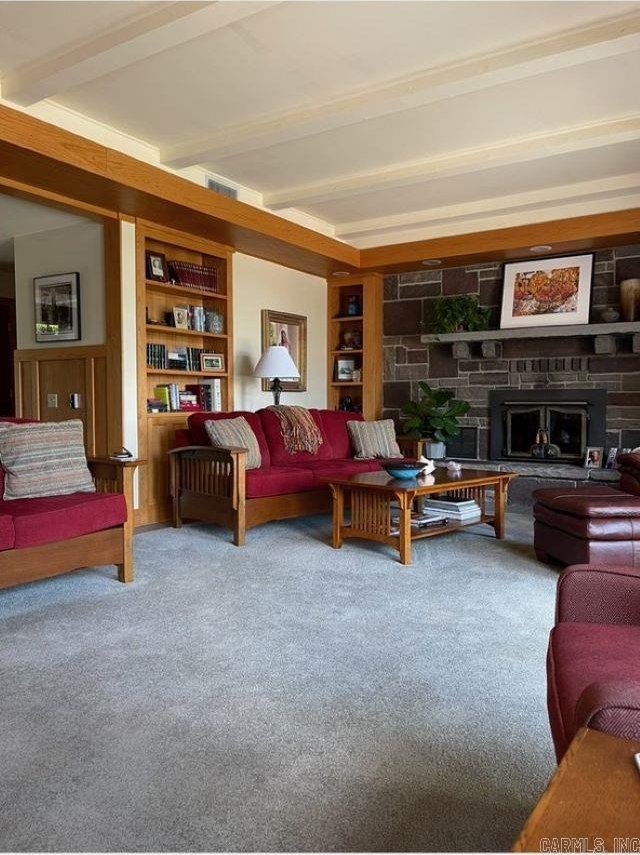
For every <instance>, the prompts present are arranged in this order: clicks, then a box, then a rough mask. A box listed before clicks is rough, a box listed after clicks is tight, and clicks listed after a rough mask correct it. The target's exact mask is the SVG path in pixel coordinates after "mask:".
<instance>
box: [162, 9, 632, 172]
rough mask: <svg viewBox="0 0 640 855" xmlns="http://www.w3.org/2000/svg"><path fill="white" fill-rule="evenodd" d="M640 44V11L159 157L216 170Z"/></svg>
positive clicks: (238, 128) (225, 132)
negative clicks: (226, 161)
mask: <svg viewBox="0 0 640 855" xmlns="http://www.w3.org/2000/svg"><path fill="white" fill-rule="evenodd" d="M639 42H640V13H638V12H637V11H633V12H631V13H630V14H625V15H620V16H616V17H613V18H609V19H607V20H604V21H598V22H596V23H593V24H588V25H586V26H581V27H574V28H573V29H570V30H566V31H565V32H563V33H559V34H557V35H554V36H546V37H544V38H541V39H537V40H533V41H531V40H529V41H527V42H525V43H524V44H518V45H512V46H510V47H508V48H504V49H501V50H497V51H493V52H491V53H485V54H481V55H478V56H474V57H472V58H471V59H466V60H463V61H457V62H453V63H449V64H446V65H441V66H437V67H435V68H433V67H427V68H424V69H421V70H419V71H416V72H412V73H411V74H408V75H404V76H402V77H399V78H396V79H393V80H387V81H384V82H383V83H377V84H375V85H374V86H369V87H365V88H362V89H358V90H357V91H352V92H350V93H347V94H345V95H342V96H341V97H338V98H336V99H334V100H331V101H328V102H325V103H324V104H314V105H312V106H304V107H297V108H294V109H289V110H284V111H282V112H280V113H278V114H276V115H273V114H272V115H268V116H261V117H258V118H256V119H253V120H251V121H249V122H245V123H241V124H237V125H231V126H227V127H223V128H220V129H219V130H217V131H216V132H214V133H212V134H209V135H208V136H205V137H203V138H201V139H196V140H188V141H186V142H181V143H176V144H174V145H169V146H165V147H164V148H163V149H162V150H161V159H162V162H163V163H166V164H168V165H169V166H173V167H174V168H182V167H185V166H192V165H194V164H197V163H213V164H217V163H219V162H220V160H222V159H223V158H225V157H234V156H237V155H238V154H246V153H248V152H252V151H260V150H261V149H264V148H268V147H269V146H273V145H279V144H281V143H287V142H292V141H295V140H301V139H305V138H307V137H311V136H315V135H317V134H321V133H326V132H328V131H333V130H336V129H337V128H344V127H349V126H352V125H356V124H359V123H361V122H365V121H371V120H372V119H376V118H380V117H381V116H388V115H391V114H394V113H399V112H402V111H403V110H412V109H416V108H418V107H424V106H426V105H428V104H435V103H438V102H440V101H444V100H445V99H448V98H455V97H458V96H460V95H465V94H469V93H473V92H480V91H482V90H485V89H488V88H491V87H494V86H499V85H502V84H505V83H509V82H512V81H514V80H524V79H526V78H529V77H533V76H534V75H537V74H543V73H546V72H549V71H555V70H557V69H560V68H569V67H571V66H574V65H580V64H582V63H586V62H593V61H595V60H600V59H603V58H605V57H608V56H615V55H619V54H622V53H626V52H628V51H631V50H634V49H636V48H637V46H638V43H639Z"/></svg>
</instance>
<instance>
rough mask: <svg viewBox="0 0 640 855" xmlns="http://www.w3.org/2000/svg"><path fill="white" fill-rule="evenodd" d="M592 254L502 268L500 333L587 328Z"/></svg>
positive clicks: (518, 262) (508, 265)
mask: <svg viewBox="0 0 640 855" xmlns="http://www.w3.org/2000/svg"><path fill="white" fill-rule="evenodd" d="M592 273H593V253H586V254H585V255H566V256H562V257H558V256H556V257H555V258H537V259H531V260H527V261H515V262H512V263H508V264H505V266H504V280H503V286H502V314H501V316H500V327H501V329H509V328H517V327H542V326H549V325H550V324H553V325H564V324H588V323H589V300H590V298H591V279H592Z"/></svg>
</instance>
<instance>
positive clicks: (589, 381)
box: [384, 245, 640, 503]
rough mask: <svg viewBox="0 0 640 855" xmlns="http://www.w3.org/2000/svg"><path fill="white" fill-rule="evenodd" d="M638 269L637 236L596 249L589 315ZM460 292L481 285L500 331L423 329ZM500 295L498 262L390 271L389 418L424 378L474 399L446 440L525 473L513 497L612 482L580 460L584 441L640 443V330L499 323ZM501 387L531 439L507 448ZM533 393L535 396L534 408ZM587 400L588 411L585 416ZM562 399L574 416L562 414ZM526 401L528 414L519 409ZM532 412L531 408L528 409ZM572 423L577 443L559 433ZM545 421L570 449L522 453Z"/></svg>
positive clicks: (594, 320)
mask: <svg viewBox="0 0 640 855" xmlns="http://www.w3.org/2000/svg"><path fill="white" fill-rule="evenodd" d="M632 277H640V245H638V246H625V247H616V248H615V249H608V250H598V251H597V252H596V253H595V264H594V278H593V287H592V291H591V317H590V324H592V325H598V324H599V323H601V322H602V320H601V314H602V312H603V310H604V309H606V308H607V307H609V306H612V307H614V308H616V309H617V308H619V305H618V299H619V289H618V283H619V282H620V280H621V279H625V278H632ZM457 294H475V295H477V296H478V298H479V300H480V303H481V305H483V306H487V307H488V308H489V309H490V310H491V321H490V326H491V327H492V330H491V331H487V332H486V333H485V334H483V335H482V336H481V338H480V340H471V341H459V342H453V341H446V342H445V341H441V340H434V336H428V335H427V334H428V333H429V331H430V329H431V317H432V314H431V313H432V307H433V301H434V300H436V299H438V298H440V297H448V296H454V295H457ZM501 294H502V265H501V264H499V263H495V264H491V263H488V264H477V265H469V266H467V267H458V268H449V269H445V270H427V269H423V270H419V271H416V272H413V273H400V274H394V275H392V276H387V277H385V303H384V415H385V417H390V418H394V419H396V420H399V417H400V410H401V407H402V406H403V404H404V403H406V402H407V401H408V400H410V399H411V398H415V397H416V396H417V394H418V388H417V384H418V381H420V380H426V381H427V382H428V383H429V384H431V385H432V386H434V387H436V388H445V389H451V390H452V391H454V392H455V393H456V395H457V397H459V398H462V399H464V400H467V401H469V402H470V404H471V409H470V410H469V412H468V414H467V416H466V417H465V418H464V419H463V421H462V423H463V426H464V427H463V431H462V435H461V436H460V437H459V438H457V439H456V440H455V441H453V442H451V443H450V444H449V449H448V452H449V455H450V456H452V457H457V458H460V459H465V460H467V461H470V462H469V463H468V464H465V465H470V466H471V465H476V466H483V465H490V466H495V467H497V468H504V469H513V470H514V471H517V472H518V473H519V475H520V477H519V478H517V479H516V480H515V481H514V482H513V483H512V485H511V487H510V491H509V494H510V497H511V498H512V500H514V501H522V502H524V503H527V502H529V501H530V497H531V490H532V489H534V488H535V487H537V486H544V485H552V484H553V485H557V484H558V479H560V480H562V482H563V484H566V485H567V486H569V485H571V484H576V483H580V482H581V481H584V480H585V479H587V478H589V479H606V480H609V479H611V480H613V479H615V478H616V477H617V473H615V472H610V471H606V470H585V469H583V467H582V461H583V459H584V458H583V456H582V448H583V446H584V445H585V444H586V445H596V446H603V447H604V449H605V453H606V451H607V450H608V449H609V448H611V447H617V448H626V447H630V448H633V447H635V446H640V328H638V331H635V330H627V331H626V332H625V333H624V334H618V333H616V334H615V335H614V334H607V332H609V333H610V330H609V331H605V334H601V333H602V331H601V330H600V329H599V328H597V327H596V326H594V329H593V331H589V334H583V335H577V334H571V333H569V332H567V334H566V335H562V336H557V337H528V335H527V334H524V332H523V331H520V330H509V331H507V330H497V328H498V327H499V321H500V308H499V306H500V301H501ZM496 330H497V333H498V335H496V332H495V331H496ZM492 332H493V336H492ZM494 393H499V394H498V395H497V397H496V398H495V399H496V400H498V399H499V398H501V397H502V399H503V400H508V401H512V402H513V408H512V410H511V424H512V426H514V427H516V428H517V427H518V425H520V427H521V428H522V425H523V424H524V428H523V430H524V433H525V434H526V437H524V436H523V437H521V438H520V439H518V440H516V441H515V443H513V442H512V444H511V453H509V452H507V453H506V454H503V449H504V447H505V446H504V439H503V438H499V439H496V438H495V436H494V431H495V428H494V427H493V426H492V409H491V405H492V400H493V399H494V397H495V396H494ZM591 393H599V394H600V396H605V395H606V406H604V405H603V408H604V412H602V411H600V410H598V407H597V405H596V404H595V403H594V401H595V400H596V398H597V397H598V395H596V396H595V397H594V398H592V396H591ZM505 396H506V397H505ZM576 396H577V397H576ZM532 401H533V402H537V404H536V405H535V406H534V407H531V408H530V407H529V404H530V403H531V402H532ZM581 401H582V402H584V406H585V409H586V410H587V412H586V414H585V420H584V421H583V416H582V415H581V414H580V407H581V404H580V402H581ZM559 402H562V406H563V408H564V409H566V410H567V412H566V413H564V414H562V413H561V412H560V411H559V409H560V408H559V407H558V406H557V405H558V403H559ZM590 402H591V403H590ZM521 405H524V411H522V410H518V407H519V406H521ZM565 405H566V406H565ZM576 405H577V406H576ZM527 409H534V410H535V412H534V413H533V414H529V415H527ZM603 419H604V424H603ZM536 422H540V424H536ZM585 422H586V423H585ZM567 424H569V428H570V430H569V433H570V436H571V440H568V441H565V440H564V439H562V436H563V434H562V432H563V431H566V429H567ZM596 424H597V429H596ZM540 427H546V428H548V429H550V428H551V427H553V435H554V437H555V436H559V437H560V438H561V440H562V441H561V442H557V441H556V442H552V444H555V445H559V446H560V447H561V449H562V447H563V446H564V453H565V454H566V455H568V456H567V457H565V458H564V459H562V460H561V461H557V460H540V461H539V462H530V461H531V458H528V459H527V458H525V457H524V456H522V457H519V456H518V455H519V454H522V455H525V454H526V453H528V450H529V449H530V447H531V445H532V444H534V443H535V441H536V438H535V433H534V432H533V431H534V428H535V431H536V432H537V430H538V428H540ZM583 428H584V429H586V434H584V433H583V432H582V431H583ZM530 432H532V433H533V436H532V437H531V438H530V436H529V433H530ZM578 433H580V437H579V449H578V446H577V443H578V440H577V439H576V436H577V434H578ZM492 436H493V439H492ZM494 443H495V444H496V445H494ZM569 458H571V459H569ZM471 461H476V463H475V464H474V463H472V462H471ZM484 461H489V464H485V463H483V462H484ZM494 461H495V462H494Z"/></svg>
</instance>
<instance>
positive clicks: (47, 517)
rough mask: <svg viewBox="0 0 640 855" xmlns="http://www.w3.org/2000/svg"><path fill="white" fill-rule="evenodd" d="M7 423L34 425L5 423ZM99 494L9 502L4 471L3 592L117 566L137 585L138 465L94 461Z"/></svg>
mask: <svg viewBox="0 0 640 855" xmlns="http://www.w3.org/2000/svg"><path fill="white" fill-rule="evenodd" d="M0 421H3V422H22V423H25V422H31V421H33V419H11V418H2V419H0ZM87 462H88V465H89V469H90V471H91V474H92V475H93V479H94V482H95V484H96V492H95V493H71V494H70V495H66V496H43V497H39V498H33V499H13V500H10V501H5V500H4V499H2V498H1V497H2V496H3V495H4V469H3V468H2V466H0V588H8V587H10V586H12V585H18V584H21V583H23V582H33V581H34V580H36V579H44V578H47V577H49V576H56V575H58V574H60V573H67V572H69V571H70V570H79V569H81V568H83V567H93V566H102V565H104V564H115V565H116V566H117V568H118V578H119V579H120V581H121V582H130V581H131V580H132V579H133V561H132V557H131V556H132V532H133V525H132V518H131V514H130V512H129V508H130V507H131V504H130V503H131V490H132V476H133V471H134V469H135V466H136V465H137V462H136V461H129V460H128V461H116V460H111V459H96V458H94V459H90V460H88V461H87Z"/></svg>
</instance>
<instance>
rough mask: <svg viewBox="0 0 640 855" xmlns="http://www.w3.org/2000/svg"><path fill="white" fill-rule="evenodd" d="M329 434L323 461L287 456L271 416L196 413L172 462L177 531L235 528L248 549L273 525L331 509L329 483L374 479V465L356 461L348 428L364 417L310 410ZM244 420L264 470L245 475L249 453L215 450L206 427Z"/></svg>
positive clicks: (277, 424)
mask: <svg viewBox="0 0 640 855" xmlns="http://www.w3.org/2000/svg"><path fill="white" fill-rule="evenodd" d="M309 412H310V413H311V415H312V417H313V419H314V421H315V423H316V425H317V427H318V429H319V431H320V433H321V435H322V439H323V442H322V445H321V446H320V448H319V449H318V452H317V453H316V454H310V453H309V452H306V451H302V452H298V453H296V454H290V453H289V452H287V450H286V448H285V446H284V440H283V437H282V431H281V428H280V422H279V420H278V418H277V416H276V415H275V414H274V413H273V411H272V410H270V409H268V408H265V409H262V410H258V411H257V412H256V413H250V412H245V411H237V412H229V413H194V414H193V415H191V416H189V419H188V423H187V424H188V429H187V430H184V431H178V432H177V434H176V446H177V447H176V448H174V449H173V450H172V451H170V452H169V454H170V458H171V479H170V480H171V496H172V499H173V524H174V526H176V527H179V526H180V525H181V524H182V520H183V519H196V520H203V521H206V522H214V523H218V524H219V525H223V526H225V527H227V528H230V529H231V530H232V531H233V533H234V543H235V544H236V545H237V546H241V545H242V544H243V543H244V540H245V531H246V529H247V528H251V527H253V526H256V525H260V523H263V522H267V521H268V520H277V519H286V518H289V517H296V516H303V515H307V514H313V513H325V512H327V511H328V510H329V509H330V506H331V497H330V492H329V489H328V488H327V486H326V485H325V484H323V483H322V480H321V479H322V478H325V477H327V476H330V475H337V474H351V473H356V472H371V471H375V470H377V469H379V468H380V465H379V464H378V462H377V461H375V460H355V459H354V458H353V448H352V446H351V440H350V437H349V432H348V430H347V422H348V421H354V420H358V421H360V420H362V415H361V414H359V413H348V412H340V411H336V410H316V409H311V410H310V411H309ZM238 416H244V418H245V419H246V420H247V422H248V423H249V425H250V426H251V428H252V430H253V432H254V433H255V435H256V437H257V440H258V445H259V446H260V453H261V456H262V466H261V467H260V468H259V469H250V470H247V469H246V468H245V458H246V450H244V449H241V448H239V449H229V448H214V447H213V446H211V443H210V442H209V436H208V434H207V432H206V430H205V427H204V423H205V421H207V420H209V419H231V418H236V417H238Z"/></svg>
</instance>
